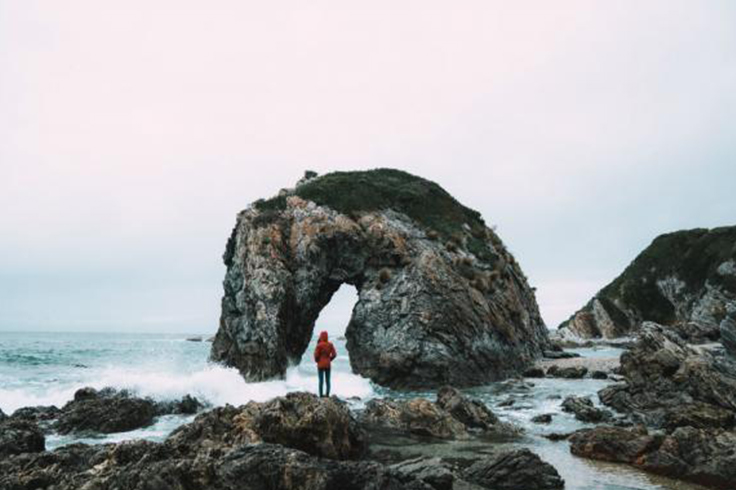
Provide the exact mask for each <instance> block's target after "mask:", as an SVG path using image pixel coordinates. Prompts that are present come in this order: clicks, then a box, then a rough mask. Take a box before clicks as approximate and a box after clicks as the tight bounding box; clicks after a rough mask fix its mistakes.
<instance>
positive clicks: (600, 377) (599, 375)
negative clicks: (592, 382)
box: [590, 371, 608, 379]
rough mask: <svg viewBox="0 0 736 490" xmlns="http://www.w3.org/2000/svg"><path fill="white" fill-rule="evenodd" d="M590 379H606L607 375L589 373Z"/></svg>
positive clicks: (600, 372)
mask: <svg viewBox="0 0 736 490" xmlns="http://www.w3.org/2000/svg"><path fill="white" fill-rule="evenodd" d="M590 377H591V378H593V379H608V373H606V372H605V371H593V372H592V373H590Z"/></svg>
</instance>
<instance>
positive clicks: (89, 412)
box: [54, 388, 156, 434]
mask: <svg viewBox="0 0 736 490" xmlns="http://www.w3.org/2000/svg"><path fill="white" fill-rule="evenodd" d="M155 416H156V405H155V403H154V402H153V401H151V400H146V399H141V398H135V397H131V396H130V394H128V393H127V392H118V391H115V390H111V389H105V390H101V391H97V390H95V389H93V388H82V389H80V390H77V392H76V393H75V394H74V399H73V400H72V401H70V402H68V403H67V404H66V405H64V407H62V409H61V413H60V415H59V418H58V419H57V421H56V423H55V424H54V429H55V430H56V431H57V432H59V433H60V434H69V433H72V432H76V433H79V432H99V433H103V434H109V433H113V432H126V431H130V430H134V429H139V428H141V427H147V426H149V425H151V424H153V421H154V418H155Z"/></svg>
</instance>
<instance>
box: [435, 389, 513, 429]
mask: <svg viewBox="0 0 736 490" xmlns="http://www.w3.org/2000/svg"><path fill="white" fill-rule="evenodd" d="M437 405H438V406H439V407H440V408H442V409H444V410H446V411H447V412H449V413H450V415H452V416H453V417H454V418H455V419H457V420H459V421H460V422H462V423H463V424H464V425H465V427H467V428H470V429H478V430H482V431H485V430H489V429H491V427H492V426H494V425H496V424H498V423H499V420H498V417H496V415H495V414H494V413H493V412H492V411H491V409H489V408H488V407H487V406H486V405H485V404H484V403H483V402H481V401H480V400H474V399H472V398H468V397H466V396H465V395H463V394H462V393H460V391H459V390H457V389H456V388H453V387H451V386H444V387H442V388H440V390H439V391H438V392H437Z"/></svg>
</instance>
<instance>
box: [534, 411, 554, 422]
mask: <svg viewBox="0 0 736 490" xmlns="http://www.w3.org/2000/svg"><path fill="white" fill-rule="evenodd" d="M552 415H553V414H551V413H543V414H540V415H536V416H534V417H532V422H534V423H535V424H549V423H551V422H552Z"/></svg>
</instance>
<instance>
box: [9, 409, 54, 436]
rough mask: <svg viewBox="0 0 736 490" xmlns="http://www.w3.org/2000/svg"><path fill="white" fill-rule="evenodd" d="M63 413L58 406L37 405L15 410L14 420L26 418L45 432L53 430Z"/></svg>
mask: <svg viewBox="0 0 736 490" xmlns="http://www.w3.org/2000/svg"><path fill="white" fill-rule="evenodd" d="M60 414H61V410H59V409H58V408H57V407H55V406H53V405H50V406H37V407H23V408H19V409H18V410H16V411H15V412H13V415H12V418H13V419H14V420H26V421H28V422H32V423H34V424H36V425H38V427H39V428H40V429H41V430H42V431H43V432H44V433H48V432H51V430H52V427H53V423H54V421H55V420H56V419H57V418H58V417H59V415H60Z"/></svg>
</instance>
